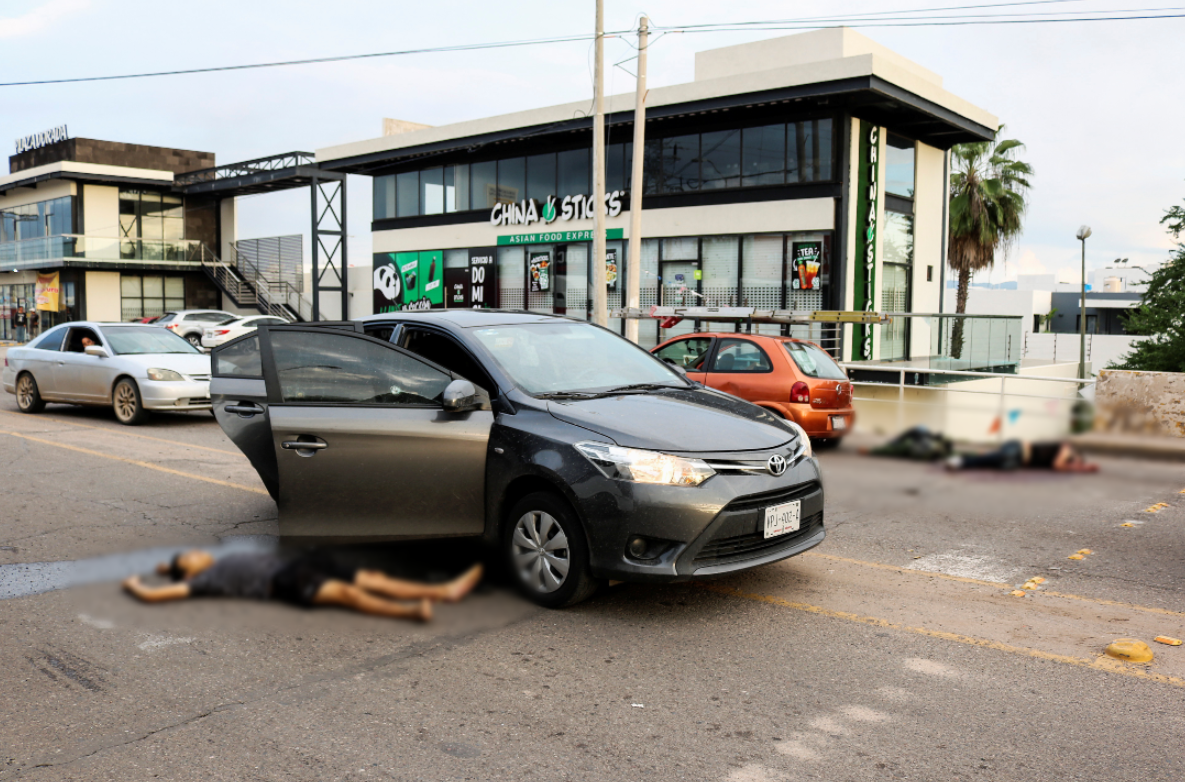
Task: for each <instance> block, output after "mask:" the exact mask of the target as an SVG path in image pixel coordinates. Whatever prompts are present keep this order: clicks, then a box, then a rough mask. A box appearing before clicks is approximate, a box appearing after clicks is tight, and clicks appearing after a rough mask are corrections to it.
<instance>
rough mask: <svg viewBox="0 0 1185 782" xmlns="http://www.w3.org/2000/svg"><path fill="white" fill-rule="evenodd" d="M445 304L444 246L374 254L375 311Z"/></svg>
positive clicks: (421, 308) (391, 310) (430, 307)
mask: <svg viewBox="0 0 1185 782" xmlns="http://www.w3.org/2000/svg"><path fill="white" fill-rule="evenodd" d="M443 306H444V256H443V253H441V251H440V250H430V251H426V252H419V253H414V252H413V253H375V254H374V311H375V312H376V313H382V312H399V311H402V310H427V309H439V308H441V307H443Z"/></svg>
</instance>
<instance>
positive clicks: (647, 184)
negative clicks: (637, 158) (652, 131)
mask: <svg viewBox="0 0 1185 782" xmlns="http://www.w3.org/2000/svg"><path fill="white" fill-rule="evenodd" d="M642 155H643V162H642V195H653V194H655V193H657V192H658V183H659V182H660V181H661V179H662V139H660V138H648V139H646V148H645V149H644V150H643V152H642ZM630 171H631V172H632V171H633V169H630ZM631 179H632V176H631Z"/></svg>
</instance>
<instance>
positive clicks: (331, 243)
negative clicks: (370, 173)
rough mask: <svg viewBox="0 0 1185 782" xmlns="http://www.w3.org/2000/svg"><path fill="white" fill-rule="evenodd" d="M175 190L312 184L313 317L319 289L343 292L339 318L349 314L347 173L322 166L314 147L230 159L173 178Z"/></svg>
mask: <svg viewBox="0 0 1185 782" xmlns="http://www.w3.org/2000/svg"><path fill="white" fill-rule="evenodd" d="M173 184H174V187H175V189H177V190H180V191H181V192H182V193H184V194H185V195H214V196H222V197H224V198H225V197H235V196H243V195H255V194H258V193H272V192H278V191H281V190H292V189H294V188H298V187H307V188H309V194H310V200H311V204H310V206H311V218H312V219H311V227H312V231H311V237H310V245H311V246H312V250H313V274H312V277H313V291H312V296H313V302H312V304H313V320H314V321H318V320H320V319H321V310H322V307H321V294H322V293H328V294H339V295H340V297H341V312H340V313H339V316H338V317H340V318H349V317H350V310H349V305H350V293H349V280H348V271H347V269H348V268H349V264H348V262H347V253H346V238H347V237H346V172H344V171H324V170H322V169H321V168H320V167H319V166H318V165H317V162H316V156H315V155H314V154H313V153H312V152H284V153H282V154H279V155H270V156H268V157H262V158H256V159H254V160H245V161H243V162H241V163H230V164H227V165H224V166H217V167H215V168H206V169H202V170H200V171H188V172H186V173H184V174H178V175H177V176H176V177H174V180H173Z"/></svg>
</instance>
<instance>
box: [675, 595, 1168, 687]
mask: <svg viewBox="0 0 1185 782" xmlns="http://www.w3.org/2000/svg"><path fill="white" fill-rule="evenodd" d="M696 585H697V586H699V587H700V588H702V589H706V590H708V591H710V592H718V593H720V594H722V595H728V596H729V597H737V598H740V599H742V600H753V601H755V602H758V603H767V604H769V605H775V606H778V607H780V608H790V609H793V610H795V611H805V612H807V613H810V614H817V615H819V616H826V617H829V618H832V619H843V620H846V621H849V622H858V623H860V624H865V625H872V626H873V627H884V628H887V629H890V630H902V631H904V632H907V633H913V634H915V635H923V636H926V637H927V638H939V639H941V640H944V641H954V642H955V643H961V644H966V645H968V646H979V647H983V648H985V649H995V650H996V651H998V652H1007V653H1009V654H1019V655H1023V656H1025V657H1033V658H1035V659H1038V660H1049V661H1050V662H1055V663H1061V664H1063V665H1072V666H1074V667H1076V668H1090V669H1093V670H1096V671H1105V672H1107V673H1117V674H1120V675H1121V676H1131V677H1133V678H1136V679H1145V680H1147V681H1154V682H1159V683H1161V684H1171V685H1172V686H1174V687H1185V679H1182V678H1180V677H1179V676H1168V675H1165V674H1162V673H1153V672H1152V671H1149V670H1146V669H1144V668H1136V667H1132V666H1130V665H1125V664H1123V663H1119V662H1117V661H1114V660H1109V659H1108V658H1106V657H1099V658H1097V659H1094V660H1091V659H1089V658H1086V657H1071V656H1070V655H1067V654H1055V653H1053V652H1046V651H1042V650H1041V649H1031V648H1029V647H1026V646H1013V645H1011V644H1006V643H1001V642H999V641H992V640H990V639H988V638H976V637H975V636H971V635H962V634H960V633H948V632H946V631H944V630H932V629H930V628H928V627H910V626H909V625H903V624H900V623H898V622H890V621H888V620H887V619H878V618H876V617H874V616H861V615H860V614H853V613H851V612H848V611H833V610H831V609H829V608H823V607H821V606H816V605H811V604H809V603H796V602H794V601H791V600H784V599H782V598H780V597H774V596H772V595H760V594H756V593H754V592H744V591H742V590H740V589H734V588H732V587H727V586H723V585H720V584H714V583H710V582H707V583H705V582H698V583H697V584H696Z"/></svg>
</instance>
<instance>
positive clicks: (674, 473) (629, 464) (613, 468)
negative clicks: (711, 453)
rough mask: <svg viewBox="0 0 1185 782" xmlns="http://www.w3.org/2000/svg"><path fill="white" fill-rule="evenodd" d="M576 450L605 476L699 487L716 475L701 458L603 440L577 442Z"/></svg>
mask: <svg viewBox="0 0 1185 782" xmlns="http://www.w3.org/2000/svg"><path fill="white" fill-rule="evenodd" d="M576 450H578V451H580V453H582V454H584V456H585V457H586V458H587V459H588V460H589V461H590V462H592V463H593V464H595V465H596V467H597V469H598V470H600V471H601V472H602V473H604V474H605V477H607V478H616V479H618V480H622V481H633V482H634V483H661V484H666V485H667V486H699V485H700V484H701V483H703V482H704V481H706V480H707V479H708V478H711V477H712V476H713V475H715V474H716V471H715V470H713V469H712V468H711V467H709V466H708V465H707V463H706V462H704V461H703V460H702V459H688V458H686V457H683V456H672V455H671V454H669V453H658V452H656V451H643V450H640V449H638V448H621V447H619V446H616V445H608V444H606V443H577V444H576Z"/></svg>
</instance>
